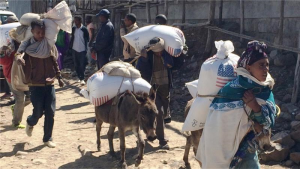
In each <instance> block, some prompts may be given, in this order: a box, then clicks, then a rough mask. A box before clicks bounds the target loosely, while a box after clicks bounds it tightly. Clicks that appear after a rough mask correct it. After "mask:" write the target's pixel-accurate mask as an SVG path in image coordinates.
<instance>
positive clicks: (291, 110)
mask: <svg viewBox="0 0 300 169" xmlns="http://www.w3.org/2000/svg"><path fill="white" fill-rule="evenodd" d="M298 109H299V108H298V107H297V106H294V105H293V104H292V103H287V104H282V106H281V111H283V112H288V113H290V114H295V112H296V111H297V110H298Z"/></svg>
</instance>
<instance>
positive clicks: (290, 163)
mask: <svg viewBox="0 0 300 169" xmlns="http://www.w3.org/2000/svg"><path fill="white" fill-rule="evenodd" d="M284 165H285V166H287V167H292V166H293V165H294V162H293V161H292V160H287V161H286V162H285V163H284Z"/></svg>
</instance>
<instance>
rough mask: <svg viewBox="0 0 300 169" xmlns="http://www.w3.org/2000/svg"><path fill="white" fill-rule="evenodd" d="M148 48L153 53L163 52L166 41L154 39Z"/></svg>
mask: <svg viewBox="0 0 300 169" xmlns="http://www.w3.org/2000/svg"><path fill="white" fill-rule="evenodd" d="M153 42H155V43H153ZM148 46H149V50H152V51H153V52H161V51H163V50H164V49H165V41H164V40H163V39H162V38H153V39H151V40H150V42H149V45H148Z"/></svg>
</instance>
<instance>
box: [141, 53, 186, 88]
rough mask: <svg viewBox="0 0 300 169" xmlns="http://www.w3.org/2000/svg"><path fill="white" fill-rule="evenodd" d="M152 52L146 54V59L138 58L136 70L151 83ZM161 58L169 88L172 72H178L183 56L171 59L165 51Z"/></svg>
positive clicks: (171, 84)
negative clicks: (165, 69)
mask: <svg viewBox="0 0 300 169" xmlns="http://www.w3.org/2000/svg"><path fill="white" fill-rule="evenodd" d="M153 55H154V53H153V52H152V51H149V52H147V58H145V57H142V56H141V57H140V58H139V59H138V62H137V65H136V68H137V69H138V70H139V71H140V72H141V75H142V78H143V79H145V80H146V81H147V82H149V83H151V79H152V73H153V57H154V56H153ZM162 58H163V62H164V66H165V67H166V68H167V70H168V79H169V87H173V77H172V70H178V69H180V68H181V66H182V65H183V61H184V59H183V56H182V55H181V56H179V57H173V56H171V55H170V54H169V53H168V52H167V51H165V50H164V51H163V53H162Z"/></svg>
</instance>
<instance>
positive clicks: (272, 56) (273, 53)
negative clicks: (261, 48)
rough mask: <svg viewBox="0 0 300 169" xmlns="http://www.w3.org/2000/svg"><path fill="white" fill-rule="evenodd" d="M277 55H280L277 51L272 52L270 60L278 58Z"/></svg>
mask: <svg viewBox="0 0 300 169" xmlns="http://www.w3.org/2000/svg"><path fill="white" fill-rule="evenodd" d="M277 54H278V51H277V50H272V51H271V53H270V55H269V56H270V58H272V59H275V57H276V56H277Z"/></svg>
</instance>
